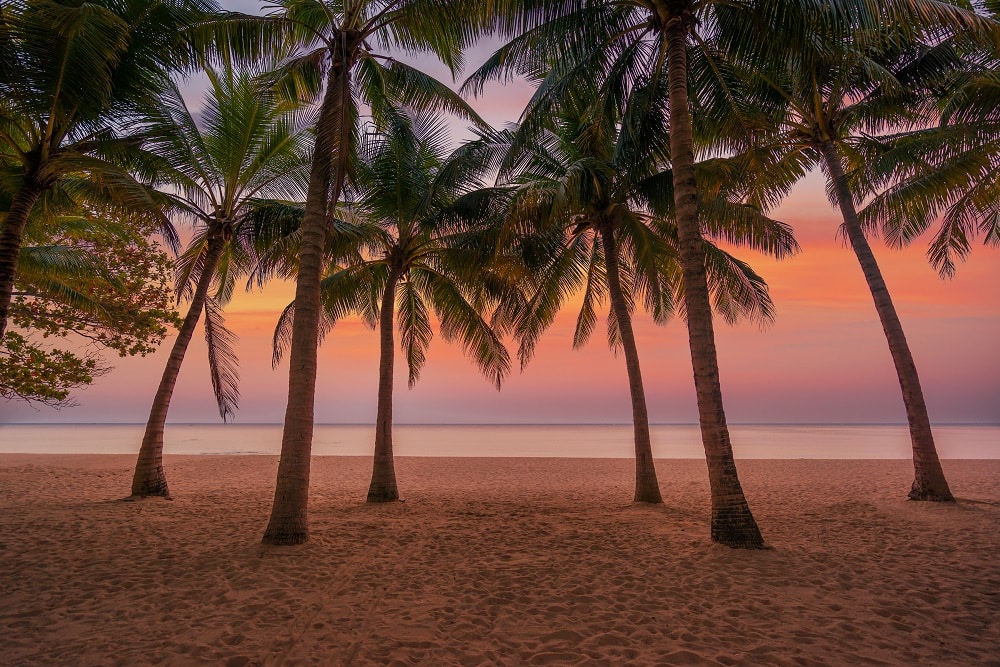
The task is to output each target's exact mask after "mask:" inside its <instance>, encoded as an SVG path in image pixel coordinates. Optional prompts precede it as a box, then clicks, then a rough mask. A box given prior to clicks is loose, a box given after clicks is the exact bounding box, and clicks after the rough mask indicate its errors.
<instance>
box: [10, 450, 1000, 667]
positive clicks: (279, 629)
mask: <svg viewBox="0 0 1000 667" xmlns="http://www.w3.org/2000/svg"><path fill="white" fill-rule="evenodd" d="M132 464H133V458H132V457H130V456H109V455H70V456H56V455H51V456H45V455H26V454H24V455H22V454H5V455H0V591H2V594H0V663H2V664H5V665H64V664H74V665H144V664H156V665H187V664H199V663H207V664H223V665H279V664H281V665H294V664H318V665H364V664H379V665H417V664H422V665H493V664H509V665H521V664H553V665H577V664H581V665H605V664H606V665H619V664H636V665H655V664H663V665H682V664H683V665H692V664H693V665H702V664H705V665H713V664H722V665H734V664H759V665H823V664H829V665H842V664H859V663H864V664H890V665H914V664H942V665H984V664H985V665H989V664H993V665H1000V555H998V554H1000V461H945V462H944V464H945V471H946V473H947V474H948V476H949V480H950V482H951V485H952V490H953V491H954V492H955V494H956V495H957V496H958V497H959V498H960V501H959V502H958V503H957V504H948V505H945V504H928V503H913V502H908V501H906V500H905V494H906V491H907V489H908V484H909V479H910V475H911V468H910V463H909V462H907V461H817V460H810V461H805V460H772V461H766V460H754V461H741V462H739V468H740V473H741V478H742V479H743V483H744V487H745V490H746V493H747V497H748V498H749V500H750V504H751V507H752V508H753V510H754V512H755V514H756V515H757V518H758V521H759V523H760V525H761V529H762V531H763V533H764V537H765V539H766V540H767V542H768V545H769V546H770V547H771V548H770V549H769V550H766V551H750V552H747V551H735V550H732V549H729V548H727V547H722V546H718V545H714V544H712V543H711V542H710V540H709V536H708V507H709V504H708V482H707V475H706V471H705V464H704V462H703V461H697V460H660V461H658V462H657V470H658V474H659V480H660V486H661V489H662V491H663V496H664V500H665V504H664V505H662V506H656V507H654V506H637V505H633V504H632V503H631V502H630V499H631V492H632V489H631V483H632V464H631V462H630V461H628V460H621V459H539V458H535V459H498V458H491V459H475V458H465V459H456V458H451V459H432V458H401V459H399V460H398V462H397V473H398V478H399V484H400V490H401V493H402V494H403V496H404V498H405V499H406V500H405V502H402V503H393V504H390V505H382V506H368V505H365V504H364V503H363V500H364V494H365V491H366V489H367V483H368V475H369V473H370V468H369V465H370V463H369V460H368V459H366V458H342V457H317V458H315V459H314V463H313V484H312V497H311V498H312V499H311V506H310V507H311V526H312V537H311V540H310V541H309V542H308V543H307V544H305V545H302V546H299V547H281V548H274V547H263V546H261V545H260V544H259V538H260V535H261V533H262V531H263V527H264V525H265V524H266V522H267V517H268V512H269V509H270V503H271V496H272V493H273V484H274V475H275V471H276V469H277V459H276V458H275V457H270V456H168V457H167V458H166V467H167V474H168V478H169V481H170V485H171V491H172V493H173V495H174V500H172V501H165V500H161V499H148V500H144V501H138V502H122V501H121V500H120V499H121V498H122V497H123V496H125V495H127V494H128V489H129V481H130V479H131V466H132Z"/></svg>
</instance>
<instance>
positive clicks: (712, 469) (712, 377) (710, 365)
mask: <svg viewBox="0 0 1000 667" xmlns="http://www.w3.org/2000/svg"><path fill="white" fill-rule="evenodd" d="M677 4H682V5H683V6H684V7H685V8H686V7H688V6H689V4H690V3H686V2H685V3H677ZM674 15H675V21H674V22H673V23H671V24H669V25H668V27H667V28H666V38H667V40H668V42H667V44H668V53H667V58H668V77H669V85H670V151H671V160H672V166H673V176H674V205H675V208H676V216H677V232H678V237H679V240H680V262H681V275H682V278H683V281H684V306H685V309H686V311H687V327H688V340H689V342H690V347H691V364H692V366H693V369H694V384H695V391H696V393H697V397H698V417H699V422H700V424H701V439H702V443H703V444H704V446H705V457H706V459H707V463H708V479H709V483H710V486H711V494H712V540H714V541H716V542H720V543H722V544H725V545H728V546H730V547H735V548H746V549H759V548H762V547H763V546H764V540H763V538H762V537H761V534H760V529H758V527H757V522H756V521H755V520H754V518H753V514H752V513H751V512H750V506H749V505H748V504H747V501H746V497H745V496H744V495H743V488H742V487H741V485H740V480H739V477H738V476H737V473H736V462H735V460H734V459H733V448H732V444H731V443H730V440H729V428H728V426H727V425H726V413H725V409H724V406H723V403H722V386H721V384H720V382H719V361H718V358H717V356H716V349H715V331H714V329H713V326H712V305H711V301H710V300H709V292H708V280H707V276H706V269H705V252H704V247H703V243H704V240H703V238H702V235H701V228H700V226H699V222H698V189H697V186H696V184H695V176H694V149H693V143H692V142H693V138H692V137H693V135H692V129H691V112H690V107H689V106H688V94H687V86H688V81H687V78H688V74H687V44H686V38H687V32H688V25H689V21H691V20H693V19H692V18H691V17H690V16H687V15H685V14H681V15H679V16H678V15H677V14H676V13H675V14H674Z"/></svg>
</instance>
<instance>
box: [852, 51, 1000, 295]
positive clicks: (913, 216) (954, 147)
mask: <svg viewBox="0 0 1000 667" xmlns="http://www.w3.org/2000/svg"><path fill="white" fill-rule="evenodd" d="M996 54H997V52H996V51H995V50H992V49H989V48H982V49H979V50H978V51H973V52H972V53H971V54H969V55H967V56H966V57H965V58H963V61H962V62H961V66H960V67H958V68H956V69H954V70H953V71H952V72H951V76H949V77H947V78H946V79H945V82H944V84H945V85H942V86H940V88H939V89H938V90H937V91H935V92H939V93H941V94H940V95H938V96H937V97H936V98H937V99H939V100H940V102H939V104H940V116H939V117H940V123H939V124H936V125H935V126H932V127H926V128H920V129H918V130H916V131H911V132H903V133H898V134H893V135H890V136H883V137H873V138H870V139H867V140H865V141H862V142H859V143H860V146H859V153H860V155H861V157H862V159H863V160H864V162H865V163H866V164H868V165H870V166H869V167H868V169H867V170H865V172H864V173H865V175H866V176H867V178H868V179H869V180H870V186H869V187H870V189H872V190H877V191H880V192H879V194H878V195H877V196H876V197H874V199H873V200H872V201H871V202H870V203H869V204H868V206H867V207H866V208H865V210H864V211H862V213H861V216H862V220H863V221H864V222H865V223H866V224H868V225H878V226H879V228H880V230H881V232H882V235H883V236H884V238H885V239H886V240H887V241H888V242H889V243H891V244H893V245H904V244H908V243H910V242H912V241H913V240H914V239H915V238H917V237H918V236H920V235H921V234H922V233H924V232H925V231H926V230H927V229H928V228H930V227H931V226H932V225H933V224H934V223H935V222H938V228H937V231H936V232H935V233H934V236H933V237H932V240H931V243H930V247H929V248H928V258H929V260H930V262H931V264H932V265H933V266H934V267H935V268H936V269H937V270H938V271H939V272H940V273H941V275H942V276H945V277H950V276H952V275H954V273H955V271H956V268H957V263H958V262H959V261H961V260H964V259H965V257H966V256H967V255H968V253H969V252H970V250H971V248H972V241H973V240H975V238H976V237H977V236H981V237H982V239H983V242H984V243H986V244H988V245H993V246H996V245H998V244H1000V158H998V156H1000V112H998V109H1000V75H998V73H997V72H998V68H1000V57H998V56H997V55H996Z"/></svg>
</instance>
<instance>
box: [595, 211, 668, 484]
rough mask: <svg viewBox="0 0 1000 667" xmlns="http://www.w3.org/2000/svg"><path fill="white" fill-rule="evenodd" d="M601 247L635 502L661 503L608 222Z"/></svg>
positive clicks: (636, 360)
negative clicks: (623, 387)
mask: <svg viewBox="0 0 1000 667" xmlns="http://www.w3.org/2000/svg"><path fill="white" fill-rule="evenodd" d="M599 233H600V235H601V244H602V245H603V247H604V265H605V268H606V271H607V274H608V292H609V294H610V296H611V307H612V308H614V310H615V319H616V320H617V321H618V332H619V334H620V335H621V339H622V349H623V350H624V351H625V367H626V368H627V369H628V389H629V393H630V395H631V397H632V430H633V433H634V436H635V502H637V503H662V502H663V497H662V496H661V495H660V486H659V484H657V482H656V468H655V466H654V465H653V447H652V444H651V442H650V437H649V414H648V412H647V410H646V391H645V389H643V386H642V373H641V371H640V370H639V350H638V348H637V347H636V344H635V334H634V333H633V331H632V316H631V315H630V314H629V312H628V306H627V305H626V303H625V295H624V294H623V293H622V283H621V276H620V274H619V268H618V248H617V244H616V243H615V237H614V230H613V229H612V227H611V224H610V223H603V224H602V225H601V226H600V227H599Z"/></svg>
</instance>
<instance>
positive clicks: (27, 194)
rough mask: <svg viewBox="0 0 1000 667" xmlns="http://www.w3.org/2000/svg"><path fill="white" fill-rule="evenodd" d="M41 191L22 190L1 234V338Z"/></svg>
mask: <svg viewBox="0 0 1000 667" xmlns="http://www.w3.org/2000/svg"><path fill="white" fill-rule="evenodd" d="M41 194H42V190H41V188H36V187H31V186H25V187H22V188H21V189H20V190H18V192H17V194H16V195H14V200H13V201H12V202H11V205H10V211H8V212H7V217H6V219H5V220H4V223H3V232H2V233H0V338H3V335H4V332H6V331H7V317H8V316H9V313H10V302H11V299H12V298H13V294H14V279H15V278H17V260H18V257H19V256H20V254H21V243H22V239H23V237H24V228H25V227H27V225H28V216H30V215H31V209H32V208H34V206H35V202H36V201H38V198H39V197H40V196H41Z"/></svg>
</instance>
